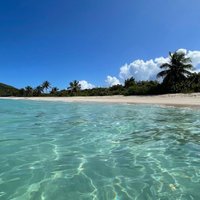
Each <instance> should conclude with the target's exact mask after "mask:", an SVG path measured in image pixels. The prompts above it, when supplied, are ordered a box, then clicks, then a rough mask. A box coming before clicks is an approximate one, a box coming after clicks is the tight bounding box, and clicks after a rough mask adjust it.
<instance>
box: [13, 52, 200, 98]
mask: <svg viewBox="0 0 200 200" xmlns="http://www.w3.org/2000/svg"><path fill="white" fill-rule="evenodd" d="M160 69H161V71H160V72H159V73H158V74H157V78H161V79H162V81H161V82H159V81H136V80H135V79H134V77H130V78H128V79H126V80H125V81H124V84H123V85H114V86H111V87H97V88H92V89H85V90H81V85H80V83H79V81H77V80H74V81H72V82H70V83H69V86H68V87H67V89H64V90H59V89H58V88H57V87H52V86H51V84H50V82H48V81H44V82H43V83H42V84H41V85H39V86H37V87H36V88H32V87H31V86H27V87H25V88H22V89H20V90H19V91H18V93H17V94H15V96H106V95H156V94H165V93H190V92H200V73H195V72H194V71H193V70H194V68H193V65H192V61H191V59H190V58H188V57H187V56H186V54H185V53H183V52H177V51H176V52H174V53H171V52H170V53H169V62H167V63H164V64H162V65H161V66H160Z"/></svg>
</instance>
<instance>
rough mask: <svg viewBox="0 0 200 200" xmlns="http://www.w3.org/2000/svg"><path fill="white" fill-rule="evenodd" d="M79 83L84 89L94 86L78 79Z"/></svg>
mask: <svg viewBox="0 0 200 200" xmlns="http://www.w3.org/2000/svg"><path fill="white" fill-rule="evenodd" d="M79 84H80V85H81V89H82V90H85V89H92V88H94V87H95V85H93V84H91V83H88V82H87V81H85V80H82V81H79Z"/></svg>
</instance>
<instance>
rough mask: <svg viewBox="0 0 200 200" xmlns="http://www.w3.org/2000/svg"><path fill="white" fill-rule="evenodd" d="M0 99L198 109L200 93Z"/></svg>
mask: <svg viewBox="0 0 200 200" xmlns="http://www.w3.org/2000/svg"><path fill="white" fill-rule="evenodd" d="M0 99H16V100H37V101H61V102H99V103H133V104H156V105H169V106H170V105H171V106H197V107H200V93H191V94H165V95H153V96H150V95H148V96H120V95H119V96H92V97H90V96H88V97H1V98H0Z"/></svg>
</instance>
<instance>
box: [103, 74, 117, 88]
mask: <svg viewBox="0 0 200 200" xmlns="http://www.w3.org/2000/svg"><path fill="white" fill-rule="evenodd" d="M105 81H106V83H107V84H108V86H113V85H119V84H120V81H119V79H118V78H116V77H115V76H107V79H106V80H105Z"/></svg>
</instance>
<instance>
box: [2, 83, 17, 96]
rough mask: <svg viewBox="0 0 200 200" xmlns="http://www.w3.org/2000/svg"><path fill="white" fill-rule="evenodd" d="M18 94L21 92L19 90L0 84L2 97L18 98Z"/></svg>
mask: <svg viewBox="0 0 200 200" xmlns="http://www.w3.org/2000/svg"><path fill="white" fill-rule="evenodd" d="M18 94H19V90H18V89H17V88H14V87H12V86H10V85H6V84H3V83H0V96H4V97H6V96H17V95H18Z"/></svg>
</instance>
